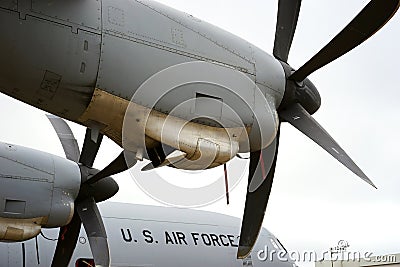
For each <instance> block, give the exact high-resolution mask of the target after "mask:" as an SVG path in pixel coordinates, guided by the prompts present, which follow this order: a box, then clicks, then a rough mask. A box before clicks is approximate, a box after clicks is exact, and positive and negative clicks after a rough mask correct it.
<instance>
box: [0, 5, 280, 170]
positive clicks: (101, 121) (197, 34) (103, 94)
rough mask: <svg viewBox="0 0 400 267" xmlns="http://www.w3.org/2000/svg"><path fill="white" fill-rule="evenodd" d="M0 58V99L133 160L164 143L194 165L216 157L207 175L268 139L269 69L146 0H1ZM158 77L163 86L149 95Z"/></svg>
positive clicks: (217, 33) (257, 55) (273, 125)
mask: <svg viewBox="0 0 400 267" xmlns="http://www.w3.org/2000/svg"><path fill="white" fill-rule="evenodd" d="M15 3H17V4H15ZM0 53H1V60H0V91H1V92H2V93H5V94H7V95H9V96H11V97H14V98H16V99H19V100H21V101H23V102H26V103H28V104H30V105H32V106H35V107H37V108H39V109H42V110H45V111H47V112H50V113H53V114H55V115H58V116H60V117H63V118H66V119H68V120H71V121H74V122H77V123H80V124H81V125H84V126H87V127H90V128H94V129H97V130H99V131H100V132H102V133H103V134H105V135H107V136H108V137H109V138H111V139H112V140H113V141H115V142H116V143H117V144H119V145H120V146H123V147H124V148H125V149H128V150H131V151H133V152H138V151H139V152H140V153H142V152H141V151H140V150H141V149H145V150H146V149H147V150H148V149H152V148H154V147H157V146H158V145H159V144H160V143H165V144H167V145H169V146H172V147H175V148H177V149H180V150H183V151H184V152H185V153H186V154H188V155H189V156H187V157H192V158H193V159H196V157H197V156H198V154H200V153H199V151H200V150H201V149H203V151H205V153H204V154H206V153H209V154H213V153H214V152H215V154H216V155H217V156H215V157H214V159H213V162H212V163H211V164H210V166H211V167H212V166H217V165H220V164H222V163H224V162H226V161H228V160H229V159H230V158H232V157H233V156H234V155H235V154H236V153H237V152H248V151H249V150H257V149H260V148H261V147H265V146H267V145H269V144H270V143H271V142H272V140H273V138H274V137H275V134H276V131H277V124H278V118H277V115H276V111H275V110H276V108H277V106H278V105H279V103H280V101H281V100H282V97H283V93H284V87H285V74H284V71H283V68H282V66H281V64H280V63H279V62H278V61H277V60H276V59H274V58H273V57H272V56H270V55H268V54H267V53H265V52H263V51H262V50H260V49H259V48H257V47H255V46H253V45H251V44H250V43H248V42H246V41H244V40H242V39H240V38H238V37H236V36H234V35H232V34H230V33H228V32H225V31H223V30H221V29H219V28H217V27H215V26H212V25H210V24H208V23H206V22H203V21H201V20H199V19H197V18H194V17H193V16H191V15H188V14H186V13H183V12H179V11H176V10H174V9H172V8H168V7H166V6H163V5H161V4H158V3H156V2H153V1H137V0H120V1H110V0H102V1H97V0H90V1H85V2H84V3H82V2H81V1H69V2H65V1H61V0H59V1H51V3H50V2H49V1H45V0H40V1H31V0H18V1H12V0H7V1H2V3H1V4H0ZM168 71H169V72H168ZM163 74H164V75H167V77H168V78H167V80H168V81H172V83H171V84H169V83H168V81H166V79H165V77H164V80H162V81H161V82H160V83H161V84H160V83H159V84H158V85H157V78H160V77H161V78H162V75H163ZM187 79H190V80H187ZM152 82H153V83H155V84H156V85H154V84H152ZM132 114H133V115H132ZM257 117H258V118H257ZM171 118H172V119H171ZM150 119H152V122H154V121H155V122H156V123H152V125H153V127H152V128H151V129H150V128H148V127H146V122H148V121H149V120H150ZM168 119H170V120H169V121H168V123H166V121H167V120H168ZM170 121H172V122H171V123H169V122H170ZM188 122H189V123H188ZM157 123H158V124H157ZM154 125H155V126H154ZM186 125H188V126H186ZM168 126H169V127H168ZM256 126H257V127H256ZM163 127H164V128H163ZM176 127H181V128H182V129H183V130H182V131H180V132H179V133H174V129H175V128H176ZM160 129H162V130H160ZM221 129H223V130H221ZM225 129H228V131H226V130H225ZM138 133H140V134H138ZM194 133H195V134H194ZM248 137H249V138H248ZM193 140H194V141H193ZM204 140H206V144H205V145H204V144H202V142H203V143H204ZM248 140H250V142H249V141H248ZM192 142H193V144H192ZM209 143H211V145H210V144H209ZM140 153H139V154H140ZM142 154H143V153H142ZM144 154H146V153H144ZM199 164H200V165H201V163H199Z"/></svg>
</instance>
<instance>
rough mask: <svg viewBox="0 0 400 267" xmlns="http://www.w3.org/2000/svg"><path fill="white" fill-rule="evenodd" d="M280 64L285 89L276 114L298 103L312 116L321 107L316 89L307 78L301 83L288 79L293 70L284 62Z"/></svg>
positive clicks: (319, 96)
mask: <svg viewBox="0 0 400 267" xmlns="http://www.w3.org/2000/svg"><path fill="white" fill-rule="evenodd" d="M281 64H282V67H283V69H284V70H285V74H286V87H285V94H284V96H283V99H282V102H281V104H280V106H279V109H278V112H279V111H280V110H284V109H286V108H288V107H290V106H292V105H293V104H296V103H299V104H300V105H301V106H302V107H303V108H304V109H305V110H307V112H308V113H309V114H314V113H315V112H316V111H317V110H318V109H319V108H320V106H321V95H320V94H319V92H318V90H317V88H316V87H315V85H314V84H313V83H312V82H311V81H310V80H309V79H308V78H306V79H305V80H303V81H301V82H298V81H294V80H292V79H290V76H291V75H292V73H293V72H294V69H293V68H292V67H290V65H289V64H287V63H285V62H282V61H281Z"/></svg>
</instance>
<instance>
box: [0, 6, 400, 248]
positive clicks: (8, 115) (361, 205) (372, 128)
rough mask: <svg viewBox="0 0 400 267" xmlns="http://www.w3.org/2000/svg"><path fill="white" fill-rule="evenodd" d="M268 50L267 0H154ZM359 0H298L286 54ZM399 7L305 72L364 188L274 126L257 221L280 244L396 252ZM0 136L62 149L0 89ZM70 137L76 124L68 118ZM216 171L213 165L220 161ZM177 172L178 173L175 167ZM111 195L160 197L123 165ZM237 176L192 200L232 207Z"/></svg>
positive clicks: (330, 31)
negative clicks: (210, 195) (221, 190)
mask: <svg viewBox="0 0 400 267" xmlns="http://www.w3.org/2000/svg"><path fill="white" fill-rule="evenodd" d="M160 2H163V3H165V4H167V5H169V6H172V7H174V8H177V9H179V10H182V11H186V12H188V13H191V14H193V15H194V16H196V17H199V18H201V19H202V20H205V21H208V22H210V23H212V24H215V25H217V26H220V27H221V28H224V29H226V30H228V31H230V32H232V33H234V34H236V35H239V36H241V37H243V38H244V39H246V40H248V41H249V42H251V43H254V44H256V45H257V46H259V47H261V48H262V49H264V50H265V51H267V52H272V48H273V40H274V32H275V22H276V10H277V1H261V0H249V1H243V0H242V1H238V0H230V1H227V0H219V1H215V0H214V1H212V0H202V1H188V0H162V1H160ZM367 2H368V1H365V0H352V1H345V0H337V1H327V0H325V1H317V0H313V1H312V0H304V1H303V4H302V10H301V13H300V19H299V23H298V27H297V32H296V36H295V38H294V42H293V46H292V50H291V54H290V56H289V62H290V63H291V64H292V66H293V67H295V68H298V67H300V66H301V65H302V64H303V63H305V61H307V60H308V59H309V58H310V57H311V56H313V55H314V54H315V53H316V52H317V51H318V50H319V49H320V48H322V47H323V46H324V45H325V44H326V43H327V42H328V41H329V40H331V38H332V37H334V35H335V34H336V33H338V32H339V31H340V30H341V29H342V28H343V27H344V26H345V25H346V24H347V23H348V22H349V21H350V20H351V19H352V18H353V17H354V16H355V15H356V14H357V13H358V12H359V11H360V10H361V9H362V7H364V5H365V4H366V3H367ZM399 36H400V15H399V14H397V15H396V16H395V17H394V18H393V19H392V20H391V21H390V22H389V23H388V24H387V25H386V27H384V28H383V29H382V30H381V31H380V32H378V33H377V34H376V35H375V36H374V37H372V38H371V39H370V40H368V41H367V42H366V43H364V44H363V45H361V47H358V48H356V49H355V50H354V51H352V52H350V53H349V54H348V55H345V56H344V57H342V58H340V59H339V60H336V61H335V62H334V63H332V64H330V65H328V66H327V67H325V68H323V69H322V70H319V71H317V72H316V73H314V74H312V75H311V76H310V79H311V80H312V81H313V83H314V84H315V85H316V87H317V88H318V89H319V92H320V94H321V97H322V107H321V109H320V110H319V111H318V112H317V114H315V116H314V117H315V118H316V119H317V120H318V121H319V122H320V123H321V124H322V125H323V126H324V127H325V128H326V129H327V130H328V132H329V133H330V134H331V135H332V136H333V137H334V138H335V139H336V140H337V141H338V143H339V144H341V145H342V147H343V148H344V149H345V150H346V151H347V152H348V154H349V155H350V156H352V157H353V159H354V160H355V162H356V163H358V165H359V166H360V167H361V169H363V170H364V172H365V173H366V174H367V175H368V176H369V177H370V178H371V179H372V180H373V181H374V183H375V184H376V185H377V187H378V190H374V189H373V188H372V187H370V186H368V185H367V184H366V183H363V182H362V181H361V180H360V179H358V178H357V177H356V176H355V175H354V174H352V173H351V172H350V171H348V170H347V169H346V168H344V167H342V166H341V165H340V164H339V163H338V162H336V161H335V160H334V159H333V158H332V157H330V156H329V155H328V154H327V153H326V152H325V151H323V150H322V149H320V148H319V147H318V146H317V145H315V144H314V143H313V142H312V141H311V140H309V139H307V138H306V137H305V136H303V135H302V134H301V133H300V132H298V131H297V130H296V129H294V128H293V127H291V126H290V125H286V124H284V125H283V126H282V131H281V141H280V151H279V157H278V164H277V170H276V175H275V181H274V186H273V190H272V194H271V197H270V202H269V205H268V209H267V213H266V219H265V220H264V226H265V227H267V228H268V229H269V230H270V231H272V232H273V233H274V234H275V235H276V236H277V237H278V238H279V239H280V240H281V241H282V243H283V244H284V245H285V246H286V248H287V249H288V250H296V251H304V250H313V251H317V252H318V251H325V250H327V249H329V247H331V246H334V245H336V244H337V241H339V240H340V239H345V240H347V241H348V242H349V243H350V250H351V251H369V252H373V253H374V254H378V255H379V254H384V253H398V252H400V245H399V240H400V230H399V227H398V221H399V217H400V194H399V190H400V179H399V175H398V166H399V165H398V164H400V162H399V157H398V151H400V140H399V138H398V136H399V133H400V127H399V124H398V122H399V118H398V115H399V114H400V105H398V99H399V98H400V88H399V87H400V75H399V71H398V65H399V59H400V53H399V50H398V48H399V47H400V38H399ZM0 106H1V111H2V112H1V113H0V122H1V125H2V126H1V131H0V140H1V141H4V142H10V143H14V144H20V145H24V146H28V147H33V148H36V149H39V150H43V151H46V152H50V153H53V154H57V155H60V156H63V151H62V148H61V145H60V144H59V142H58V140H57V138H56V135H55V133H54V131H53V130H52V128H51V125H50V123H49V122H48V121H47V119H46V117H45V116H44V112H42V111H39V110H37V109H34V108H32V107H29V106H27V105H26V104H23V103H20V102H18V101H16V100H13V99H11V98H9V97H7V96H4V95H0ZM70 125H71V127H72V129H73V131H74V133H75V135H76V137H77V139H79V143H80V145H81V144H82V141H83V138H84V130H85V129H84V128H83V127H81V126H78V125H76V124H72V123H70ZM119 151H120V149H119V148H118V147H117V146H116V145H114V144H113V143H112V142H111V141H110V140H108V139H107V138H106V140H105V141H104V142H103V145H102V147H101V149H100V153H99V155H98V157H97V160H96V162H95V167H97V168H102V167H104V166H106V165H107V164H108V162H110V161H111V160H112V159H113V158H114V157H116V156H117V155H118V154H119ZM221 172H222V169H221ZM185 175H187V173H185ZM115 178H116V179H117V181H118V183H119V184H120V187H121V190H120V192H119V193H118V195H117V196H116V197H115V198H114V199H113V200H115V201H123V202H132V203H141V204H154V205H161V204H159V203H157V202H156V201H154V200H153V199H151V198H149V197H148V196H147V195H146V194H144V193H143V192H141V191H140V189H139V188H138V187H137V185H136V184H135V183H134V182H133V181H132V179H131V177H130V175H129V174H128V173H123V174H120V175H117V176H115ZM246 183H247V178H245V179H243V180H242V182H241V183H240V184H239V186H237V187H236V188H235V189H234V190H233V192H231V204H230V205H229V206H228V207H227V206H226V204H225V200H224V199H223V200H220V201H218V202H217V203H214V204H212V205H210V206H207V207H203V208H202V209H206V210H212V211H217V212H221V213H226V214H230V215H234V216H237V217H241V216H242V213H243V207H244V199H245V188H246Z"/></svg>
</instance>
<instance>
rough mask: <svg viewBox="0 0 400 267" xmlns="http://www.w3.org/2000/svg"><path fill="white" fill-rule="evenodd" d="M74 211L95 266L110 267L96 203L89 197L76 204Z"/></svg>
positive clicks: (106, 244) (104, 233) (101, 221)
mask: <svg viewBox="0 0 400 267" xmlns="http://www.w3.org/2000/svg"><path fill="white" fill-rule="evenodd" d="M76 211H77V213H78V214H79V217H80V218H81V219H82V222H83V226H84V227H85V231H86V233H87V235H88V238H89V244H90V248H91V250H92V254H93V258H94V262H95V263H96V266H97V265H99V266H110V253H109V249H108V241H107V233H106V229H105V228H104V224H103V219H102V218H101V215H100V212H99V209H98V208H97V205H96V202H95V201H94V199H93V198H91V197H89V198H86V199H84V200H83V201H80V202H79V203H78V205H77V207H76Z"/></svg>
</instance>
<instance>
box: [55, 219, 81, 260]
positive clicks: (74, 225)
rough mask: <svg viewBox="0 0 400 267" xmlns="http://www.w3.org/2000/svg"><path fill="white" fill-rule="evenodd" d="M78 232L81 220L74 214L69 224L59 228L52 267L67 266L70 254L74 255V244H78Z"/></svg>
mask: <svg viewBox="0 0 400 267" xmlns="http://www.w3.org/2000/svg"><path fill="white" fill-rule="evenodd" d="M80 230H81V219H80V218H79V215H78V214H77V213H75V214H74V216H73V217H72V220H71V222H70V223H69V224H68V225H66V226H63V227H61V228H60V233H59V234H58V241H57V246H56V251H55V253H54V256H53V262H52V264H51V266H52V267H57V266H68V264H69V262H70V260H71V257H72V254H73V253H74V250H75V247H76V243H77V242H78V237H79V232H80Z"/></svg>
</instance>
